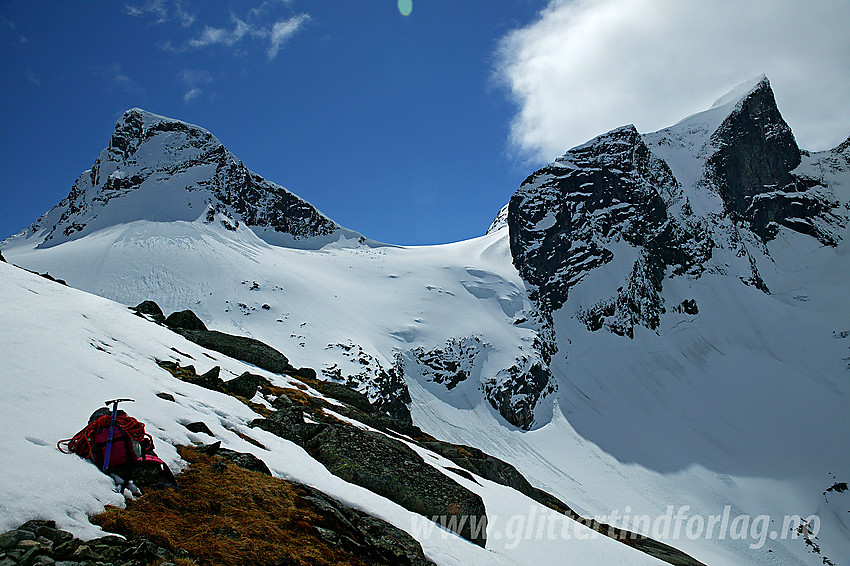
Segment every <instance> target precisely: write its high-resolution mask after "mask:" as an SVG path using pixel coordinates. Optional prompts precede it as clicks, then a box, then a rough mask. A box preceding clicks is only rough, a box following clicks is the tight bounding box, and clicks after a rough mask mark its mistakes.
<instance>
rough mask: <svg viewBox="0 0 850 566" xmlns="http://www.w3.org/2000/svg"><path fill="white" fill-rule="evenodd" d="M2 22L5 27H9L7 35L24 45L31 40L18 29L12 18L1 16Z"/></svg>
mask: <svg viewBox="0 0 850 566" xmlns="http://www.w3.org/2000/svg"><path fill="white" fill-rule="evenodd" d="M0 23H2V24H3V27H5V28H6V29H7V33H8V35H7V37H8V38H10V39H12V40H13V41H14V42H15V43H17V44H18V45H23V44H24V43H26V42H27V41H29V39H27V38H26V36H25V35H24V34H22V33H21V32H19V31H18V26H17V24H15V22H13V21H12V20H9V19H7V18H4V17H3V16H0Z"/></svg>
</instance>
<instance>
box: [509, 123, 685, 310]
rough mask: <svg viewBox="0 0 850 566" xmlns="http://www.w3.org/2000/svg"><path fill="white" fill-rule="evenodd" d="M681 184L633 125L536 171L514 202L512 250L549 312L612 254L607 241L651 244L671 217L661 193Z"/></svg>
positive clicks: (511, 209) (672, 191)
mask: <svg viewBox="0 0 850 566" xmlns="http://www.w3.org/2000/svg"><path fill="white" fill-rule="evenodd" d="M678 190H679V189H678V184H677V182H676V180H675V178H674V177H673V174H672V172H671V171H670V168H669V167H667V165H666V164H665V163H664V162H663V161H661V160H660V159H658V158H657V157H655V156H654V155H653V154H652V153H651V152H650V151H649V149H648V148H647V146H646V144H645V143H644V142H643V140H642V139H641V137H640V135H639V134H638V132H637V130H636V129H635V127H634V126H625V127H622V128H618V129H616V130H613V131H611V132H608V133H607V134H605V135H603V136H600V137H598V138H596V139H594V140H593V141H591V142H588V143H587V144H585V145H582V146H579V147H576V148H573V149H571V150H570V151H569V152H567V153H566V154H565V155H564V156H563V157H561V158H559V159H557V160H556V161H555V162H554V163H552V164H551V165H548V166H546V167H544V168H542V169H540V170H538V171H536V172H535V173H532V174H531V175H530V176H529V177H528V178H527V179H526V180H525V181H524V182H523V184H522V185H521V186H520V188H519V190H518V191H517V192H516V193H515V194H514V195H513V197H511V201H510V203H509V205H508V219H507V221H508V226H509V227H510V244H511V254H512V256H513V259H514V265H515V266H516V267H517V269H518V270H519V272H520V274H521V275H522V277H523V279H525V280H526V281H527V282H529V283H530V284H532V285H533V286H534V287H535V290H534V292H533V293H532V295H533V297H532V298H534V299H535V300H537V301H538V302H539V304H540V305H541V307H542V308H543V309H544V310H545V311H548V312H551V311H553V310H556V309H558V308H559V307H560V306H561V305H563V303H564V302H565V301H566V300H567V295H568V293H569V289H570V287H572V286H573V285H575V284H576V283H578V282H579V281H580V280H581V279H583V278H584V277H585V275H587V273H588V272H589V271H590V270H591V269H593V268H595V267H599V266H601V265H604V264H605V263H607V262H609V261H611V260H612V259H613V257H614V254H613V252H611V250H609V249H608V248H607V247H606V244H608V243H610V242H612V241H615V240H616V239H619V238H622V239H624V240H626V241H627V242H628V243H630V244H632V245H636V246H641V245H645V244H646V243H647V241H649V239H651V238H652V237H653V235H654V234H655V233H656V232H658V231H659V230H661V229H662V228H663V226H664V224H665V223H666V221H667V213H666V205H665V202H664V200H663V199H662V198H661V195H662V194H669V195H674V194H676V193H677V192H678Z"/></svg>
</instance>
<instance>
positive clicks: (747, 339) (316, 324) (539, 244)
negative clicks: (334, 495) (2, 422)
mask: <svg viewBox="0 0 850 566" xmlns="http://www.w3.org/2000/svg"><path fill="white" fill-rule="evenodd" d="M848 216H850V140H848V142H844V143H843V144H841V145H840V146H838V147H837V148H835V149H833V150H830V151H826V152H820V153H809V152H806V151H804V150H801V149H799V148H798V146H797V145H796V142H795V140H794V137H793V134H792V133H791V131H790V128H789V127H788V125H787V124H786V123H785V122H784V120H783V119H782V116H781V114H780V113H779V110H778V108H777V106H776V103H775V101H774V97H773V93H772V91H771V88H770V85H769V83H768V81H767V79H766V78H764V77H760V78H758V79H756V80H755V81H751V82H749V83H745V84H743V85H741V86H740V87H738V88H736V89H735V90H733V91H732V92H730V93H729V94H728V95H726V96H724V97H723V98H721V99H720V100H718V101H717V102H716V103H715V105H714V106H713V107H712V108H711V109H709V110H707V111H705V112H701V113H699V114H696V115H694V116H691V117H689V118H686V119H685V120H683V121H681V122H679V123H678V124H676V125H674V126H671V127H670V128H666V129H664V130H661V131H659V132H654V133H649V134H641V133H639V132H638V131H637V130H636V129H635V128H634V127H633V126H625V127H622V128H618V129H616V130H613V131H612V132H609V133H607V134H604V135H602V136H599V137H598V138H596V139H594V140H591V141H590V142H588V143H587V144H584V145H582V146H579V147H576V148H573V149H571V150H570V151H568V152H567V153H566V154H564V155H563V156H562V157H560V158H559V159H557V160H556V161H555V162H554V163H552V164H549V165H547V166H546V167H544V168H542V169H540V170H539V171H536V172H535V173H533V174H532V175H530V176H529V177H528V179H527V180H526V181H525V182H524V183H523V184H522V186H521V187H520V188H519V190H518V191H517V193H516V194H515V195H514V196H513V197H512V199H511V201H510V203H509V204H508V205H507V206H506V207H505V208H504V209H503V210H502V211H501V212H500V214H499V216H498V217H497V219H496V221H494V223H493V226H491V228H490V230H488V232H487V234H486V235H484V236H482V237H480V238H476V239H473V240H470V241H466V242H458V243H455V244H450V245H443V246H424V247H398V246H388V245H382V244H379V243H377V242H373V241H371V240H367V239H366V238H364V237H362V236H361V235H360V234H357V233H355V232H353V231H350V230H346V229H345V228H342V227H340V226H338V225H337V224H335V223H334V222H333V221H331V220H329V219H328V218H327V217H325V216H324V215H322V214H321V213H320V212H318V211H316V210H315V209H314V208H313V207H311V206H310V205H309V204H307V203H305V202H304V201H302V200H300V199H299V198H298V197H296V196H295V195H293V194H292V193H289V192H288V191H286V190H285V189H283V188H281V187H279V186H277V185H273V184H272V183H269V182H267V181H265V180H263V179H261V178H259V177H258V176H256V175H255V174H253V173H251V172H250V171H248V170H247V169H245V167H244V166H243V165H242V164H241V162H240V161H239V160H238V159H236V158H235V157H234V156H233V155H232V154H230V153H229V152H228V151H227V150H226V149H224V147H223V146H222V145H221V144H220V143H219V142H218V140H216V139H215V138H214V137H212V136H211V135H210V134H209V133H208V132H206V131H204V130H202V129H201V128H197V127H195V126H189V125H187V124H184V123H183V122H179V121H176V120H171V119H166V118H162V117H159V116H154V115H152V114H149V113H146V112H144V111H140V110H131V111H128V112H127V113H126V114H125V116H124V117H123V118H122V120H121V121H119V123H118V125H117V126H116V130H115V133H114V135H113V138H112V141H111V142H110V146H109V147H108V148H107V149H106V150H104V152H103V153H101V156H100V157H99V158H98V160H97V162H96V163H95V166H94V167H93V168H92V169H91V170H90V171H87V172H85V173H83V175H82V176H81V177H80V179H78V181H77V183H76V184H75V185H74V188H73V189H72V191H71V194H70V195H69V196H68V198H66V199H65V200H63V201H62V202H61V203H60V204H59V205H57V207H55V208H54V209H52V210H51V211H50V212H48V213H47V214H45V215H44V216H43V217H42V218H40V219H39V220H38V221H36V223H34V224H33V225H32V226H31V227H30V228H28V229H27V230H26V231H24V232H22V233H21V234H18V235H16V236H14V237H12V238H9V239H7V240H5V241H4V242H3V243H2V244H1V245H0V248H1V249H2V251H3V254H4V255H5V257H6V258H7V259H8V260H9V262H11V263H15V264H18V265H21V266H23V267H26V268H29V269H33V270H36V271H41V272H43V271H49V272H50V273H51V274H53V275H54V276H56V277H61V278H62V279H64V280H65V281H67V282H68V283H69V284H70V285H71V286H72V287H76V288H78V289H82V290H85V291H89V292H91V293H94V294H97V295H101V296H103V297H106V298H109V299H112V300H114V301H117V302H119V303H122V304H124V305H135V304H138V303H140V302H141V301H143V300H147V299H153V300H156V301H157V302H158V303H159V304H160V305H161V306H162V307H163V308H164V309H165V310H166V311H167V312H172V311H177V310H182V309H187V308H191V309H192V310H193V311H194V312H196V313H197V314H198V315H199V316H200V317H201V319H203V321H204V322H205V323H206V324H207V325H208V326H210V327H211V328H216V329H218V330H222V331H225V332H230V333H233V334H240V335H245V336H252V337H255V338H259V339H261V340H263V341H264V342H266V343H268V344H271V345H273V346H274V347H275V348H277V349H278V350H280V351H281V352H284V353H285V354H286V355H287V357H289V359H290V360H291V361H292V363H293V364H294V365H295V366H303V367H311V368H315V369H316V370H317V371H318V373H319V375H320V376H321V377H324V378H325V379H328V380H332V381H339V382H343V383H346V384H348V385H351V386H353V387H355V388H357V389H359V390H360V391H362V392H364V393H366V394H367V395H368V397H369V399H370V401H371V402H372V403H373V404H374V405H375V406H376V407H378V408H380V409H381V410H382V411H384V412H386V413H388V414H391V415H393V417H394V418H397V419H398V418H400V419H405V418H409V419H410V420H411V421H412V423H414V424H416V425H418V426H419V427H421V428H422V429H423V430H424V431H425V432H427V433H430V434H432V435H433V436H435V437H437V438H440V439H444V440H447V441H450V442H456V443H461V444H468V445H472V446H476V447H478V448H480V449H482V450H484V451H485V452H487V453H489V454H492V455H494V456H496V457H498V458H501V459H502V460H505V461H507V462H509V463H511V464H513V465H514V466H516V468H517V469H518V470H519V471H520V472H521V473H522V474H523V475H525V477H527V478H528V479H529V480H530V481H531V483H532V484H533V485H534V486H536V487H540V488H542V489H544V490H546V491H547V492H549V493H551V494H553V495H555V496H557V497H558V498H560V499H561V500H563V501H564V502H566V503H567V504H569V505H570V506H571V507H572V508H573V509H574V510H575V511H577V512H578V513H580V514H582V515H585V516H605V517H607V521H608V522H609V523H611V524H613V525H615V526H618V527H622V528H627V529H631V530H633V531H636V532H641V533H643V534H646V535H648V536H652V535H653V532H652V530H653V529H652V524H651V522H650V524H645V523H644V522H642V521H641V517H650V518H658V517H663V516H664V515H665V513H666V511H667V509H668V506H670V505H673V506H677V511H681V510H682V509H684V508H685V507H687V509H686V516H685V519H686V520H687V519H688V518H689V517H690V518H698V519H700V521H702V522H703V524H705V523H707V522H708V518H709V517H712V516H716V515H719V514H721V513H722V512H723V511H724V509H725V508H726V506H729V508H730V509H731V510H732V511H731V512H732V514H733V516H747V517H753V518H754V517H758V516H764V515H766V516H768V517H769V519H770V521H775V522H776V525H775V527H774V526H773V523H771V526H772V527H771V528H775V529H776V530H775V531H774V532H775V533H776V537H775V538H774V537H772V536H768V532H767V531H765V533H764V539H763V540H760V541H759V540H755V541H754V540H753V539H754V538H756V539H759V538H760V537H759V536H757V535H759V534H760V533H756V531H755V530H750V531H747V529H746V528H745V529H744V530H745V533H744V535H742V536H737V537H733V536H729V535H728V534H727V535H726V536H720V535H719V533H718V532H715V533H714V534H713V535H712V534H711V533H707V532H704V531H701V533H700V536H693V537H691V536H687V535H686V534H685V530H684V525H683V526H682V532H680V533H679V534H678V535H675V536H673V535H669V534H668V535H667V536H662V535H663V533H661V534H659V535H656V538H659V539H662V540H663V541H664V542H667V543H668V544H670V545H672V546H674V547H676V548H679V549H681V550H683V551H685V552H687V553H688V554H690V555H691V556H693V557H694V558H696V559H697V560H699V561H701V562H703V563H706V564H816V563H817V564H821V563H823V562H822V559H823V558H825V557H826V558H827V559H829V560H833V561H836V563H843V562H842V560H845V561H846V560H847V558H848V557H850V519H848V517H850V515H848V511H850V501H848V500H850V494H834V495H831V496H830V497H827V496H826V495H825V490H826V489H827V488H829V487H830V486H832V485H833V484H836V483H840V482H846V481H848V476H850V416H848V415H850V412H848V411H847V406H848V394H850V363H848V359H850V351H848V350H850V338H848V333H850V324H849V323H848V320H850V301H848V300H847V297H846V282H847V281H848V278H850V262H848V261H847V258H848V250H850V248H848V245H850V244H848V233H847V224H848ZM24 296H25V295H24ZM4 326H5V323H4ZM183 351H186V350H183ZM281 473H284V472H283V469H282V468H281ZM485 505H486V506H488V511H489V506H493V505H496V503H494V502H493V501H492V500H490V499H487V498H485ZM501 511H502V516H503V517H505V513H506V512H507V511H506V510H505V509H504V508H501ZM513 512H514V513H517V512H519V513H526V509H520V510H517V509H514V511H513ZM612 514H613V515H614V516H612ZM792 514H793V515H799V516H801V517H808V516H812V515H817V516H818V518H819V534H818V538H817V540H816V541H814V540H810V541H809V542H811V543H812V544H807V543H806V541H805V540H804V539H803V538H791V537H789V536H787V535H788V533H785V532H780V531H781V529H780V528H779V527H781V526H782V523H783V517H785V516H787V515H792ZM505 518H506V517H505ZM490 519H491V520H492V519H493V517H492V516H491V517H490ZM686 522H687V521H686ZM687 524H688V525H690V524H691V523H690V522H687ZM694 524H697V522H696V521H694ZM753 524H754V523H753ZM747 525H748V526H749V525H750V522H748V523H747ZM397 526H402V525H398V524H397ZM402 528H404V527H403V526H402ZM700 529H703V527H700ZM531 530H533V529H530V530H529V532H530V531H531ZM754 533H755V534H754ZM493 540H494V539H493V538H492V537H491V538H489V539H488V548H495V546H494V545H495V544H496V543H494V542H493ZM558 543H559V544H561V545H563V548H564V549H570V548H575V545H580V542H579V541H571V542H567V541H558ZM754 543H759V544H754ZM424 546H425V547H426V554H427V551H428V549H429V548H432V552H433V547H428V546H427V545H424ZM816 546H817V548H818V553H815V552H814V548H815V547H816ZM579 547H580V546H579ZM520 548H522V549H525V551H526V552H525V554H523V553H522V552H520V553H517V554H513V553H511V554H510V557H511V558H510V559H511V560H515V561H516V562H517V563H531V562H536V563H546V564H548V563H556V562H553V561H552V558H553V557H557V558H556V560H560V556H559V555H558V554H557V552H553V553H551V554H547V553H548V552H549V551H550V550H551V549H552V548H553V547H552V546H551V541H546V540H540V539H538V538H536V537H534V536H531V535H529V537H528V538H527V539H525V538H523V539H522V541H521V545H520ZM543 549H547V550H545V551H544V550H543ZM579 555H580V556H581V558H580V559H579V560H578V561H579V562H582V563H591V564H592V563H603V562H604V559H603V558H601V556H602V555H597V556H594V555H592V553H591V554H585V553H582V552H580V551H578V550H576V556H577V558H578V556H579ZM441 556H442V557H443V560H445V563H452V562H451V559H449V558H447V557H446V555H445V554H441ZM476 556H477V555H476ZM639 556H640V555H639ZM476 560H479V559H478V558H476ZM623 560H625V561H627V562H629V563H633V562H634V560H633V559H632V558H623ZM438 562H439V560H438ZM475 563H486V562H483V561H481V562H475ZM558 563H559V562H558Z"/></svg>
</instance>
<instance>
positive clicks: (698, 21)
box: [496, 0, 850, 160]
mask: <svg viewBox="0 0 850 566" xmlns="http://www.w3.org/2000/svg"><path fill="white" fill-rule="evenodd" d="M849 21H850V2H838V1H833V0H809V1H808V2H801V1H799V0H747V1H746V2H741V1H740V0H713V1H712V2H704V1H703V0H552V1H551V2H550V4H549V5H548V6H547V7H546V8H545V9H544V10H543V11H542V12H541V13H540V15H539V17H538V18H537V20H536V21H534V22H533V23H531V24H530V25H528V26H526V27H524V28H521V29H518V30H515V31H513V32H511V33H510V34H508V35H507V36H506V37H505V38H504V39H503V41H502V43H501V45H500V49H499V57H498V64H497V70H496V73H497V77H498V78H499V79H500V80H501V81H504V83H505V85H506V86H507V88H508V89H509V91H510V93H511V95H512V96H513V97H514V99H515V101H516V102H517V105H518V112H517V114H516V116H515V118H514V121H513V124H512V136H511V137H512V139H511V141H512V144H513V146H514V147H515V149H516V150H518V151H519V152H520V153H521V154H522V155H524V156H525V157H530V158H533V159H536V160H549V159H551V158H552V157H554V156H556V155H559V154H561V153H563V152H564V151H565V150H567V149H568V148H570V147H572V146H574V145H576V144H579V143H583V142H584V141H586V140H588V139H590V138H592V137H594V136H596V135H598V134H601V133H604V132H605V131H607V130H610V129H611V128H614V127H617V126H620V125H623V124H628V123H634V124H635V125H636V126H637V128H638V129H639V130H640V131H643V132H648V131H654V130H657V129H660V128H663V127H665V126H668V125H670V124H672V123H674V122H676V121H678V120H679V119H681V118H683V117H685V116H687V115H689V114H692V113H694V112H698V111H700V110H704V109H706V108H708V107H709V106H710V105H711V103H712V102H713V101H714V99H715V98H717V97H718V96H720V95H721V94H723V93H724V92H725V91H726V90H728V89H730V88H732V87H734V86H735V85H736V84H738V83H740V82H742V81H744V80H747V79H750V78H753V77H755V76H758V75H759V74H761V73H765V74H767V76H768V77H769V78H770V80H771V84H772V85H773V88H774V92H775V93H776V97H777V103H778V104H779V107H780V110H781V111H782V113H783V115H784V116H785V119H786V120H787V121H788V123H789V124H790V125H791V127H792V129H793V130H794V132H795V134H796V136H797V140H798V142H799V143H800V145H801V146H802V147H804V148H807V149H826V148H829V147H833V146H835V145H836V144H837V143H839V142H840V141H842V140H844V139H846V138H847V136H848V134H850V104H847V101H848V100H850V34H848V33H847V30H846V25H847V22H849Z"/></svg>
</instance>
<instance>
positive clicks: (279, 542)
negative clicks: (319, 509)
mask: <svg viewBox="0 0 850 566" xmlns="http://www.w3.org/2000/svg"><path fill="white" fill-rule="evenodd" d="M179 452H180V455H181V456H182V457H183V458H184V459H186V460H187V461H188V462H189V463H190V466H189V467H188V469H187V470H186V471H184V472H183V473H182V474H180V476H179V477H178V483H179V484H180V489H179V490H171V489H167V490H161V491H152V492H150V493H148V494H146V495H145V496H143V497H141V498H139V499H138V500H136V501H132V502H130V503H128V505H127V508H126V509H119V508H117V507H107V508H106V510H105V511H104V512H103V513H101V514H100V515H96V516H94V517H93V518H92V522H94V523H95V524H98V525H100V526H101V527H102V528H103V529H104V530H107V531H111V532H117V533H120V534H122V535H125V536H127V537H133V536H141V537H145V538H147V539H149V540H151V541H152V542H154V543H155V544H158V545H160V546H163V547H166V548H169V549H171V550H176V549H179V548H182V549H184V550H186V551H187V552H188V553H189V554H190V555H191V556H192V557H194V558H195V559H196V561H197V563H198V564H200V565H202V566H206V565H222V566H231V565H233V566H236V565H243V564H252V565H256V566H265V565H268V566H280V565H286V564H292V565H299V566H300V565H304V566H307V565H313V564H316V565H322V564H327V565H331V564H342V565H345V564H348V565H352V566H365V565H366V563H365V562H363V561H362V560H361V559H359V558H358V557H357V556H355V555H354V554H352V553H351V552H347V551H345V550H344V549H340V548H337V547H332V546H329V545H328V544H326V543H325V542H324V541H323V540H322V539H321V536H320V533H319V531H318V530H317V529H316V527H315V525H320V526H323V527H324V528H328V527H333V526H334V525H332V524H329V520H330V519H329V518H328V517H322V516H320V515H318V514H317V513H316V511H314V510H313V509H312V508H310V507H309V506H308V505H307V503H306V502H305V501H304V500H302V499H301V497H300V495H301V494H300V489H299V486H298V485H297V484H292V483H290V482H287V481H285V480H282V479H279V478H273V477H270V476H267V475H264V474H260V473H257V472H251V471H248V470H245V469H243V468H240V467H237V466H236V465H234V464H232V463H228V462H227V461H226V460H224V459H222V458H218V457H210V456H206V455H204V454H201V453H199V452H197V451H195V450H193V449H191V448H187V447H180V448H179Z"/></svg>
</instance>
